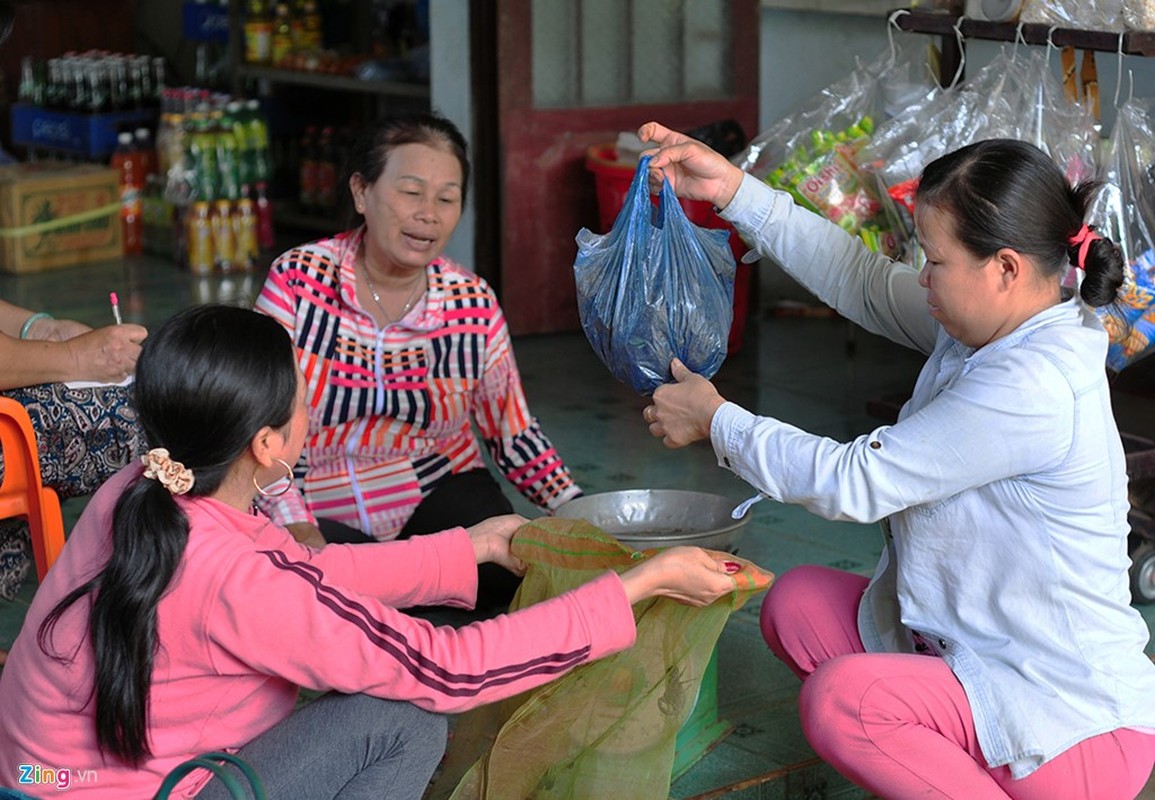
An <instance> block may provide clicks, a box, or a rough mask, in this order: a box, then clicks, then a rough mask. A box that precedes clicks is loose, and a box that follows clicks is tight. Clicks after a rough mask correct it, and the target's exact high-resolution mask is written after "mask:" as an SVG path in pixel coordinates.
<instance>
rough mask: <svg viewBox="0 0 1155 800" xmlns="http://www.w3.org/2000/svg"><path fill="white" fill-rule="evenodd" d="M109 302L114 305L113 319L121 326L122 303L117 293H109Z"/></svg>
mask: <svg viewBox="0 0 1155 800" xmlns="http://www.w3.org/2000/svg"><path fill="white" fill-rule="evenodd" d="M108 300H109V302H110V303H112V318H113V319H114V320H116V324H117V325H119V324H120V323H121V319H120V301H119V300H118V299H117V297H116V292H109V293H108Z"/></svg>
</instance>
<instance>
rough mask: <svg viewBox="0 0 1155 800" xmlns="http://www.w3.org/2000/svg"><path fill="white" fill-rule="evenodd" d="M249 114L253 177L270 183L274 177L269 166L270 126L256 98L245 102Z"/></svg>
mask: <svg viewBox="0 0 1155 800" xmlns="http://www.w3.org/2000/svg"><path fill="white" fill-rule="evenodd" d="M245 112H246V114H247V119H246V123H247V124H248V131H247V133H248V138H249V147H250V148H251V151H252V155H253V163H252V176H253V180H254V181H256V182H258V183H259V182H262V181H263V182H266V183H267V182H268V180H269V178H270V177H272V169H271V166H270V164H269V126H268V125H267V124H266V123H265V115H264V114H263V113H262V112H261V104H260V101H258V100H257V99H256V98H255V97H254V98H250V99H249V100H247V101H246V102H245Z"/></svg>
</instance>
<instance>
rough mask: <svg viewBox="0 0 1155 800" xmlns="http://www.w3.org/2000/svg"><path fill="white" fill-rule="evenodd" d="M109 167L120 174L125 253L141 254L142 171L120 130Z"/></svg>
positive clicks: (130, 140) (128, 139)
mask: <svg viewBox="0 0 1155 800" xmlns="http://www.w3.org/2000/svg"><path fill="white" fill-rule="evenodd" d="M111 166H112V168H113V169H115V170H116V171H117V172H118V173H119V174H120V229H121V233H122V235H123V237H124V254H125V255H126V256H136V255H140V254H141V253H142V252H143V251H144V216H143V208H142V202H143V198H142V196H141V193H142V192H143V191H144V176H145V169H144V161H143V159H142V157H141V154H140V152H139V151H138V150H137V149H136V147H135V146H134V144H133V135H132V134H131V133H130V132H128V131H122V132H121V133H119V134H118V135H117V137H116V150H114V151H113V153H112V160H111Z"/></svg>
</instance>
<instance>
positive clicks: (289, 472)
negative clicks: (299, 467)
mask: <svg viewBox="0 0 1155 800" xmlns="http://www.w3.org/2000/svg"><path fill="white" fill-rule="evenodd" d="M273 460H274V461H276V462H277V463H278V464H280V465H281V466H282V467H284V468H285V473H286V475H285V477H284V478H280V479H278V480H276V481H274V483H280V482H281V481H282V480H283V481H285V485H284V487H283V488H282V489H281V490H280V491H277V492H270V491H269V490H267V489H266V488H265V487H264V486H261V485H260V484H259V483H257V476H256V475H253V487H254V488H255V489H256V490H257V494H259V495H260V496H261V497H280V496H281V495H283V494H284V493H285V492H287V491H289V489H291V488H292V487H293V468H292V467H291V466H289V462H287V461H285V460H284V459H280V458H275V459H273Z"/></svg>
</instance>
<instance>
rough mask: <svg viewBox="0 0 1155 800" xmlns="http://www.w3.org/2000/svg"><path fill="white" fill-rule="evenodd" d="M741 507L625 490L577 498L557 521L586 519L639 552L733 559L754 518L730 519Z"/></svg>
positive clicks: (701, 497) (690, 495) (693, 495)
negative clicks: (716, 554)
mask: <svg viewBox="0 0 1155 800" xmlns="http://www.w3.org/2000/svg"><path fill="white" fill-rule="evenodd" d="M737 505H738V502H737V501H735V500H732V499H730V498H728V497H723V496H722V495H717V494H708V493H706V492H687V491H682V490H680V489H627V490H622V491H616V492H602V493H600V494H589V495H586V496H584V497H578V498H576V499H574V500H570V501H569V502H568V503H563V504H562V505H561V506H560V507H559V508H558V509H557V510H556V511H555V512H554V516H555V517H564V518H566V519H584V520H586V521H588V522H590V523H591V524H592V525H596V526H597V527H599V528H601V529H602V530H603V531H605V532H606V533H608V534H610V535H611V536H614V537H615V538H617V539H618V540H619V541H620V542H621V543H622V544H624V545H626V546H627V547H632V548H634V549H635V550H648V549H649V548H651V547H673V546H675V545H684V544H688V545H697V546H698V547H706V548H709V549H711V550H724V551H726V552H731V553H732V552H735V550H736V548H737V544H738V539H739V538H740V537H741V535H742V530H743V529H744V528H745V527H746V522H747V520H748V518H749V516H750V512H749V511H747V512H746V514H745V515H744V516H743V517H742V518H741V519H734V518H733V517H732V516H730V512H731V511H733V510H734V507H735V506H737Z"/></svg>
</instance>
